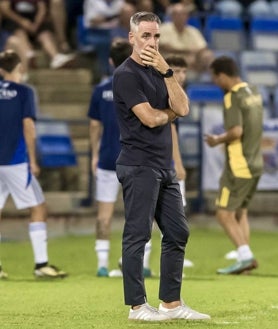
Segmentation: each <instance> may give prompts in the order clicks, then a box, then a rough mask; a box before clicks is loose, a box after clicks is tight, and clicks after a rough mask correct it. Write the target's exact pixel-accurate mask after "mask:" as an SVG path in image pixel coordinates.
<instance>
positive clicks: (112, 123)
mask: <svg viewBox="0 0 278 329" xmlns="http://www.w3.org/2000/svg"><path fill="white" fill-rule="evenodd" d="M131 51H132V48H131V45H130V44H129V42H128V40H125V39H121V38H119V39H116V40H115V41H114V42H113V43H112V45H111V49H110V62H111V63H110V64H111V65H112V66H114V67H117V66H118V65H120V64H121V63H122V62H123V61H124V60H125V59H126V58H127V57H128V56H129V55H130V54H131ZM88 116H89V118H90V139H91V146H92V172H93V174H94V177H95V178H96V184H95V185H96V186H95V187H96V188H95V190H96V191H95V192H96V195H95V199H96V201H97V219H96V221H97V222H96V242H95V251H96V254H97V261H98V263H97V276H99V277H108V276H109V272H108V264H109V252H110V227H111V220H112V216H113V212H114V205H115V202H116V200H117V196H118V192H119V188H120V183H119V181H118V178H117V176H116V159H117V157H118V155H119V153H120V147H121V146H120V140H119V139H120V132H119V128H118V123H117V119H116V115H115V109H114V103H113V91H112V76H111V77H109V78H108V79H106V80H105V81H103V82H101V83H100V84H98V85H97V86H96V87H95V89H94V92H93V95H92V98H91V102H90V106H89V111H88ZM150 252H151V242H149V243H148V244H147V245H146V248H145V257H144V265H145V270H144V271H145V276H151V271H150V269H149V258H150ZM120 274H121V273H119V275H120Z"/></svg>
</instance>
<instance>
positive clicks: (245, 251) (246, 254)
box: [237, 244, 254, 261]
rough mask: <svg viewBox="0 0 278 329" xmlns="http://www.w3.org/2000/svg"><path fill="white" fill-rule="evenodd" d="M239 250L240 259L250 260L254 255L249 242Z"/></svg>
mask: <svg viewBox="0 0 278 329" xmlns="http://www.w3.org/2000/svg"><path fill="white" fill-rule="evenodd" d="M237 252H238V261H243V260H248V259H250V258H253V257H254V255H253V253H252V251H251V249H250V247H249V246H248V245H247V244H244V245H242V246H240V247H238V249H237Z"/></svg>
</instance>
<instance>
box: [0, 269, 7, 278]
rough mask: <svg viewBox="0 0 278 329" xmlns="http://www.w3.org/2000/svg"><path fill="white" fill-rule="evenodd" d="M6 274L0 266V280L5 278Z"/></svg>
mask: <svg viewBox="0 0 278 329" xmlns="http://www.w3.org/2000/svg"><path fill="white" fill-rule="evenodd" d="M7 278H8V274H7V273H6V272H4V271H3V270H2V267H1V266H0V280H1V279H7Z"/></svg>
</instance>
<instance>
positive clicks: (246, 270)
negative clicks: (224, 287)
mask: <svg viewBox="0 0 278 329" xmlns="http://www.w3.org/2000/svg"><path fill="white" fill-rule="evenodd" d="M258 266H259V265H258V262H257V261H256V260H254V261H253V262H252V263H251V264H250V265H249V266H247V267H244V268H242V269H239V270H237V271H234V272H230V273H217V274H227V275H229V274H231V275H238V274H246V275H249V274H250V273H251V271H252V270H254V269H256V268H258Z"/></svg>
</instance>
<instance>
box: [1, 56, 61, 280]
mask: <svg viewBox="0 0 278 329" xmlns="http://www.w3.org/2000/svg"><path fill="white" fill-rule="evenodd" d="M0 75H1V76H3V78H4V80H3V81H1V82H0V145H1V149H0V214H1V210H2V209H3V207H4V205H5V202H6V199H7V197H8V196H9V194H11V196H12V198H13V200H14V202H15V205H16V207H17V208H18V209H24V208H29V209H30V212H31V217H30V224H29V235H30V239H31V243H32V247H33V252H34V260H35V269H34V275H35V276H36V277H48V278H57V277H65V276H66V273H65V272H64V271H61V270H59V269H58V268H57V267H55V266H51V265H49V264H48V254H47V228H46V206H45V200H44V196H43V192H42V190H41V187H40V185H39V183H38V181H37V179H36V177H35V176H37V175H38V174H39V167H38V165H37V162H36V154H35V148H36V147H35V125H34V120H35V101H34V94H33V91H32V89H30V88H29V87H27V86H24V85H22V84H20V81H21V77H22V65H21V63H20V58H19V56H18V55H17V54H16V53H15V52H13V51H5V52H2V53H0ZM0 265H1V264H0ZM1 277H2V278H5V277H7V274H6V273H5V272H4V271H3V270H2V268H1V266H0V278H1Z"/></svg>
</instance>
